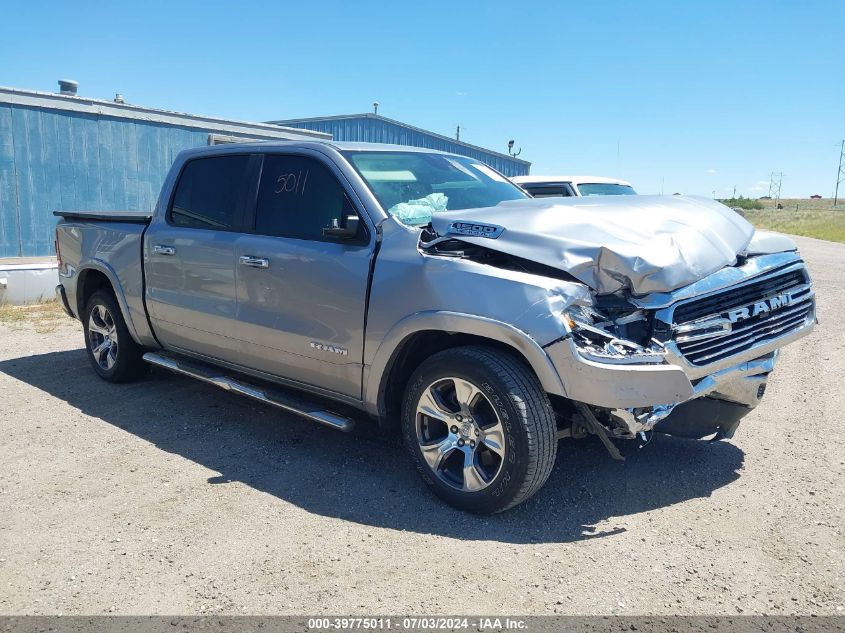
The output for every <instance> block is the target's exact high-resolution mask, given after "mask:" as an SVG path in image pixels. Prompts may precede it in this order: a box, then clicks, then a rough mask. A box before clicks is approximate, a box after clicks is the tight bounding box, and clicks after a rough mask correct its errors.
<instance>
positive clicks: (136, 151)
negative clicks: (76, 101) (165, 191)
mask: <svg viewBox="0 0 845 633" xmlns="http://www.w3.org/2000/svg"><path fill="white" fill-rule="evenodd" d="M215 131H216V130H214V129H211V128H210V129H197V128H187V127H180V126H177V125H168V124H163V123H153V122H148V121H141V120H130V119H116V118H110V117H106V116H100V115H93V114H86V113H80V112H71V111H64V110H49V109H44V108H36V107H30V106H22V105H15V104H11V105H9V104H0V257H17V256H25V257H35V256H44V255H52V254H53V239H54V235H53V233H54V228H55V218H54V217H53V215H52V213H53V211H55V210H57V209H92V210H109V209H127V210H132V211H145V210H150V209H152V208H153V206H154V205H155V203H156V198H157V197H158V192H159V189H160V188H161V184H162V182H163V181H164V178H165V176H166V175H167V171H168V169H169V168H170V165H171V163H172V162H173V159H174V158H175V157H176V155H177V154H178V153H179V152H180V151H182V150H183V149H187V148H189V147H197V146H201V145H206V144H207V143H208V134H209V133H214V132H215ZM225 134H226V135H227V136H238V135H237V134H232V133H231V132H226V133H225ZM245 136H246V135H245Z"/></svg>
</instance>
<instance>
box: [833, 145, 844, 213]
mask: <svg viewBox="0 0 845 633" xmlns="http://www.w3.org/2000/svg"><path fill="white" fill-rule="evenodd" d="M842 183H845V139H844V140H843V141H842V143H841V144H840V145H839V171H837V172H836V190H835V191H834V193H833V206H834V208H835V207H836V203H837V202H839V185H841V184H842Z"/></svg>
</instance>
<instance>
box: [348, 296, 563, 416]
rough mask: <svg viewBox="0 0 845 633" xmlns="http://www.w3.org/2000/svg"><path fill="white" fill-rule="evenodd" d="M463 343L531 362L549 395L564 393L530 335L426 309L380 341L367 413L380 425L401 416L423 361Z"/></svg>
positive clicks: (367, 388)
mask: <svg viewBox="0 0 845 633" xmlns="http://www.w3.org/2000/svg"><path fill="white" fill-rule="evenodd" d="M463 345H484V346H488V347H493V348H496V349H500V350H502V351H504V352H506V353H509V354H511V355H512V356H514V357H515V358H517V359H518V360H520V361H521V362H523V363H524V364H525V365H527V366H528V368H529V369H530V370H531V371H532V372H533V373H534V374H535V375H536V376H537V379H538V380H539V381H540V384H541V385H542V386H543V389H544V390H545V391H546V392H547V393H549V394H552V395H561V396H562V395H564V390H563V385H562V383H561V380H560V377H559V376H558V374H557V371H556V370H555V368H554V365H553V364H552V362H551V359H550V358H549V357H548V355H547V354H546V352H545V350H543V348H542V347H541V346H540V344H539V343H538V342H537V341H536V340H534V339H533V338H531V337H530V336H529V335H528V334H527V333H525V332H523V331H521V330H519V329H517V328H515V327H513V326H512V325H509V324H507V323H503V322H501V321H496V320H493V319H488V318H485V317H479V316H475V315H468V314H460V313H454V312H426V313H418V314H415V315H412V316H410V317H406V318H405V319H403V320H402V321H400V322H399V323H397V324H396V325H395V326H394V327H393V328H392V329H391V330H390V331H389V332H388V334H387V336H385V337H384V339H383V341H382V342H381V344H380V345H379V348H378V350H377V351H376V353H375V356H374V358H373V361H372V363H370V364H369V366H368V367H367V372H366V373H365V375H366V380H365V384H364V403H365V406H366V409H367V412H368V413H370V414H371V415H374V416H376V417H377V418H378V420H379V424H381V425H385V424H390V422H391V420H394V419H398V411H399V408H400V406H401V400H402V394H403V393H404V390H405V385H406V383H407V381H408V379H409V378H410V377H411V374H413V372H414V370H415V369H416V368H417V367H418V366H419V365H420V363H422V362H423V361H424V360H425V359H426V358H428V357H429V356H431V355H433V354H436V353H437V352H439V351H442V350H444V349H449V348H452V347H458V346H463Z"/></svg>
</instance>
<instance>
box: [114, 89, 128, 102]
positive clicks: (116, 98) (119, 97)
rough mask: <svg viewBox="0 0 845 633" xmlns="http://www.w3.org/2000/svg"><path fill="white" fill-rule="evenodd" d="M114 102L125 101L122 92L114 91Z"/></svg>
mask: <svg viewBox="0 0 845 633" xmlns="http://www.w3.org/2000/svg"><path fill="white" fill-rule="evenodd" d="M114 102H115V103H126V102H125V101H124V100H123V95H122V94H120V93H119V92H116V93H115V95H114Z"/></svg>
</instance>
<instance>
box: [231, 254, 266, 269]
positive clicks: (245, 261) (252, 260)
mask: <svg viewBox="0 0 845 633" xmlns="http://www.w3.org/2000/svg"><path fill="white" fill-rule="evenodd" d="M238 261H240V262H241V266H249V267H251V268H270V260H269V259H267V258H266V257H253V256H252V255H241V256H240V257H239V258H238Z"/></svg>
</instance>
